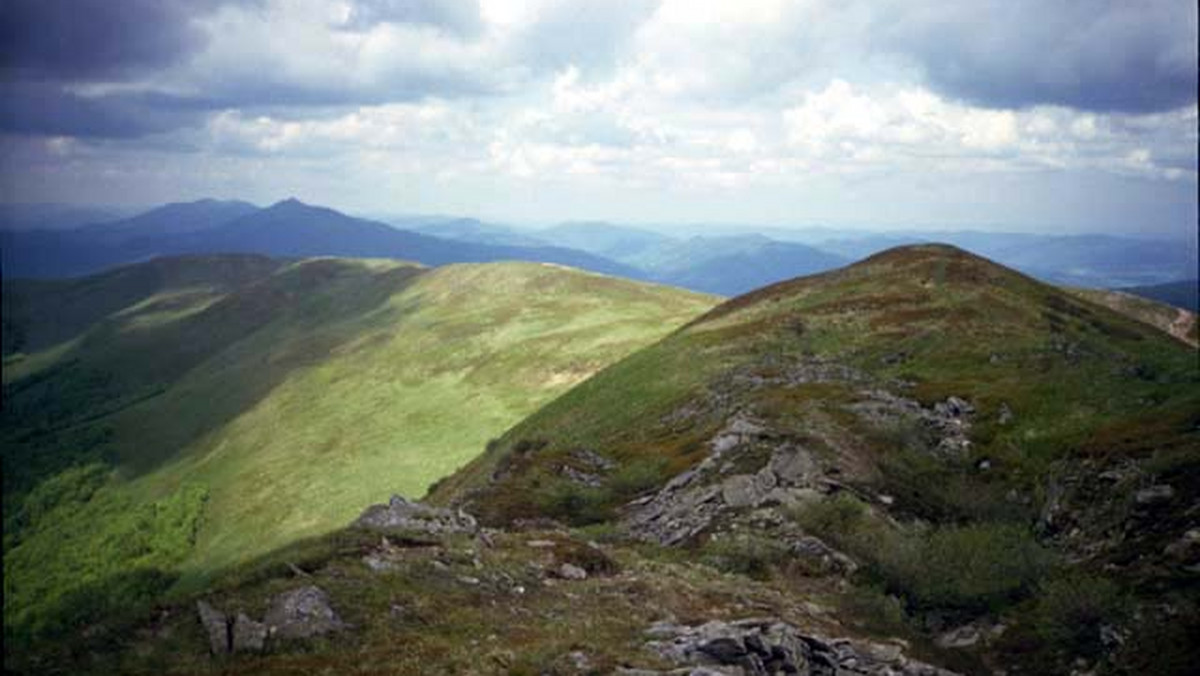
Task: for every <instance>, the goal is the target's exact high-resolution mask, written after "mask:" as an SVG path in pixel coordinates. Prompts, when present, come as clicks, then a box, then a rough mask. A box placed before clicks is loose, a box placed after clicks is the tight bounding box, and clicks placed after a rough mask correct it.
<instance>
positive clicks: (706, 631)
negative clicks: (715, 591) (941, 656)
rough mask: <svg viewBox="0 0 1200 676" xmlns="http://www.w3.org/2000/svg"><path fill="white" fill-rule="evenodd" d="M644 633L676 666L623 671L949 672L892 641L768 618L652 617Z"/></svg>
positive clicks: (823, 675) (909, 675)
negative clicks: (836, 634)
mask: <svg viewBox="0 0 1200 676" xmlns="http://www.w3.org/2000/svg"><path fill="white" fill-rule="evenodd" d="M646 634H647V636H649V637H650V638H651V640H650V641H648V642H647V644H646V645H647V647H648V648H650V649H651V650H653V651H654V652H655V653H657V654H658V655H659V656H660V657H662V658H663V659H666V660H668V661H669V662H672V663H674V664H675V665H677V666H678V667H682V668H681V669H673V670H670V671H662V672H654V671H636V672H626V673H644V674H675V673H679V674H698V673H707V674H744V675H748V676H767V675H768V674H778V673H784V674H803V675H807V676H818V675H819V676H827V675H828V676H833V675H835V674H836V675H838V676H842V675H846V676H850V675H852V674H864V675H872V676H874V675H878V676H883V675H885V674H886V675H888V676H954V674H953V672H950V671H947V670H945V669H940V668H938V667H935V666H932V665H929V664H926V663H924V662H918V661H916V660H912V659H908V658H906V657H905V656H904V653H903V650H902V649H901V647H900V646H898V645H895V644H893V643H870V642H864V641H851V640H849V639H828V638H823V637H819V636H810V635H806V634H803V633H801V632H800V631H799V630H798V629H797V628H796V627H794V626H792V625H790V624H787V623H785V622H781V621H779V620H776V619H771V618H766V619H748V620H739V621H736V622H723V621H712V622H707V623H705V624H702V625H699V626H692V627H689V626H684V625H678V624H674V623H671V622H658V623H655V624H654V625H652V626H651V627H650V628H649V629H648V630H647V632H646Z"/></svg>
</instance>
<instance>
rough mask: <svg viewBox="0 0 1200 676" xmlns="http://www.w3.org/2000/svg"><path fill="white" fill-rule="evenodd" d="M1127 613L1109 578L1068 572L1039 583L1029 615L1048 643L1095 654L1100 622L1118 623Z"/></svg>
mask: <svg viewBox="0 0 1200 676" xmlns="http://www.w3.org/2000/svg"><path fill="white" fill-rule="evenodd" d="M1127 615H1128V605H1127V600H1126V599H1125V597H1124V595H1123V594H1122V593H1121V590H1120V589H1119V588H1118V587H1117V585H1116V584H1114V583H1113V582H1112V581H1111V580H1108V579H1106V578H1103V577H1099V576H1096V575H1089V574H1086V573H1071V574H1065V575H1063V576H1060V577H1056V578H1053V579H1051V580H1050V581H1049V582H1047V583H1045V584H1044V585H1042V587H1041V589H1040V590H1039V593H1038V597H1037V604H1036V606H1035V608H1034V611H1033V614H1032V619H1033V623H1034V627H1035V631H1036V633H1037V634H1038V636H1039V637H1040V638H1041V639H1042V640H1043V641H1045V642H1046V643H1047V644H1049V645H1052V646H1057V647H1060V648H1065V649H1067V650H1069V651H1070V652H1071V653H1072V654H1077V655H1085V656H1095V655H1098V654H1099V653H1100V652H1101V650H1102V649H1103V647H1104V646H1103V642H1102V638H1101V626H1102V625H1105V624H1107V625H1111V626H1118V625H1120V624H1121V623H1122V622H1123V621H1124V620H1125V619H1126V617H1127Z"/></svg>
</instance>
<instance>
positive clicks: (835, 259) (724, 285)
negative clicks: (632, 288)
mask: <svg viewBox="0 0 1200 676" xmlns="http://www.w3.org/2000/svg"><path fill="white" fill-rule="evenodd" d="M538 235H539V236H541V237H543V238H545V239H547V240H548V241H551V242H555V243H558V244H562V245H563V246H569V247H572V248H576V249H581V250H583V251H589V252H592V253H595V254H597V255H600V256H604V257H606V258H611V259H613V260H616V261H620V262H621V263H623V264H625V265H628V266H631V267H633V268H636V269H638V270H641V271H642V274H643V275H645V277H646V278H648V279H651V280H653V281H656V282H659V283H662V284H670V285H672V286H678V287H682V288H685V289H692V290H693V291H701V292H705V293H715V294H719V295H724V296H735V295H738V294H741V293H746V292H747V291H751V290H754V289H757V288H759V287H761V286H765V285H767V284H773V283H775V282H778V281H782V280H785V279H790V278H792V277H796V276H798V275H808V274H813V273H817V272H824V271H825V270H830V269H832V268H836V267H839V266H841V265H845V264H846V263H847V262H849V261H848V260H847V259H845V258H843V257H841V256H839V255H837V254H833V253H829V252H826V251H821V250H819V249H816V248H813V247H811V246H808V245H805V244H799V243H794V242H781V241H776V240H773V239H770V238H768V237H764V236H762V235H728V236H719V237H691V238H687V239H680V238H675V237H669V236H667V235H662V234H659V233H656V232H652V231H649V230H642V229H638V228H630V227H625V226H617V225H611V224H608V223H591V222H588V223H567V224H563V225H559V226H556V227H553V228H549V229H546V230H542V231H538Z"/></svg>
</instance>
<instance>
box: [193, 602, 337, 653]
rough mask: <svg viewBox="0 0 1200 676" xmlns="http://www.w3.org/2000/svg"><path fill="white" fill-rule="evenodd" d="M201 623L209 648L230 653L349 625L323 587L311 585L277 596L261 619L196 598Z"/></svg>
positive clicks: (257, 649)
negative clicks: (234, 614) (220, 607)
mask: <svg viewBox="0 0 1200 676" xmlns="http://www.w3.org/2000/svg"><path fill="white" fill-rule="evenodd" d="M196 611H197V613H198V615H199V616H200V624H201V625H203V626H204V630H205V631H206V632H207V633H208V642H209V650H210V652H212V654H213V655H215V656H223V655H228V654H230V653H262V652H265V651H266V650H267V649H268V648H269V647H270V645H269V644H270V643H271V642H272V641H275V640H277V639H303V638H310V637H313V636H320V635H322V634H328V633H330V632H334V631H341V630H343V629H346V628H347V625H346V623H344V622H342V620H341V618H339V617H338V616H337V613H335V612H334V610H333V608H332V606H330V604H329V595H328V594H326V593H325V591H324V590H323V589H321V588H320V587H314V586H308V587H301V588H299V589H293V590H292V591H289V592H285V593H283V594H280V595H279V596H277V597H275V599H274V600H273V601H272V602H271V607H270V609H269V610H268V611H267V615H266V617H264V618H263V621H262V622H258V621H255V620H254V619H252V618H251V617H250V616H249V615H247V614H246V613H244V612H239V613H237V615H236V617H235V618H234V619H233V620H230V616H229V615H228V614H226V613H223V612H221V611H220V610H217V609H216V608H214V607H213V606H212V605H211V604H209V603H208V602H207V601H197V602H196Z"/></svg>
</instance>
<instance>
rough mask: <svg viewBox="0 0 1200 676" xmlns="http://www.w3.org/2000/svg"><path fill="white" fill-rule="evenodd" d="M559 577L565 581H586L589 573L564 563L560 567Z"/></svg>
mask: <svg viewBox="0 0 1200 676" xmlns="http://www.w3.org/2000/svg"><path fill="white" fill-rule="evenodd" d="M558 576H559V577H561V578H562V579H564V580H586V579H587V576H588V574H587V571H586V570H584V569H582V568H580V567H579V566H576V565H574V564H571V563H564V564H562V565H561V566H559V567H558Z"/></svg>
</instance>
